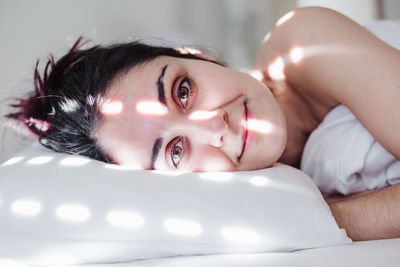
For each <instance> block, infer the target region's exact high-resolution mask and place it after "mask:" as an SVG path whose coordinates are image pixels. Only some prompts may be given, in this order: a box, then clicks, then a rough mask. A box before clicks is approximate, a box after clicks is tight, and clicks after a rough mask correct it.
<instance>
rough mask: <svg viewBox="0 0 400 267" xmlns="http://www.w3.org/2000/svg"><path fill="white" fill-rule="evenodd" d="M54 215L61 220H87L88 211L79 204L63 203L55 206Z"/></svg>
mask: <svg viewBox="0 0 400 267" xmlns="http://www.w3.org/2000/svg"><path fill="white" fill-rule="evenodd" d="M56 215H57V217H58V218H60V219H62V220H66V221H69V222H76V223H79V222H84V221H86V220H88V219H89V217H90V212H89V210H88V209H87V208H86V207H84V206H81V205H76V204H63V205H61V206H59V207H58V208H57V210H56Z"/></svg>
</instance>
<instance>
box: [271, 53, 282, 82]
mask: <svg viewBox="0 0 400 267" xmlns="http://www.w3.org/2000/svg"><path fill="white" fill-rule="evenodd" d="M284 69H285V63H284V61H283V58H282V57H278V58H277V59H275V61H274V62H272V63H271V64H270V65H269V66H268V74H269V76H271V78H272V79H273V80H284V79H285V78H286V76H285V74H284Z"/></svg>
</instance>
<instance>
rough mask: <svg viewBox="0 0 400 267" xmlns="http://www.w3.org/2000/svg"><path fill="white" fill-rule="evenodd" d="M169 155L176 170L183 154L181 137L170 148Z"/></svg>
mask: <svg viewBox="0 0 400 267" xmlns="http://www.w3.org/2000/svg"><path fill="white" fill-rule="evenodd" d="M170 154H171V160H172V163H173V164H174V166H175V168H177V167H178V165H179V163H180V161H181V160H182V158H183V154H184V150H183V137H179V139H178V141H177V142H176V143H175V144H174V145H173V146H172V148H171V152H170Z"/></svg>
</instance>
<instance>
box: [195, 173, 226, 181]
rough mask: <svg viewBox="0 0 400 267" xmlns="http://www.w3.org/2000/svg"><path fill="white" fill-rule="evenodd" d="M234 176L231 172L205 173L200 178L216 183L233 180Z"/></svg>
mask: <svg viewBox="0 0 400 267" xmlns="http://www.w3.org/2000/svg"><path fill="white" fill-rule="evenodd" d="M232 176H233V174H232V173H231V172H203V173H202V174H200V177H201V178H203V179H206V180H211V181H216V182H226V181H229V180H230V179H232Z"/></svg>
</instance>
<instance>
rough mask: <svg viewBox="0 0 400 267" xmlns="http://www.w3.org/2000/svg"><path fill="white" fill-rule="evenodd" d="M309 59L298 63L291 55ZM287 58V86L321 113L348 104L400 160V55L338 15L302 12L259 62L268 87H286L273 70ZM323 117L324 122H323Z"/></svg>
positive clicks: (275, 33)
mask: <svg viewBox="0 0 400 267" xmlns="http://www.w3.org/2000/svg"><path fill="white" fill-rule="evenodd" d="M295 47H299V48H301V49H302V51H303V53H304V57H303V58H302V59H301V60H300V61H299V62H293V60H291V58H290V51H291V50H292V49H293V48H295ZM278 57H281V58H283V60H284V75H285V80H284V83H287V84H289V85H290V87H291V88H294V89H295V90H296V91H297V92H298V93H299V94H300V95H302V96H303V97H304V98H305V99H306V101H307V102H308V103H309V105H310V106H312V108H313V110H317V111H321V110H323V111H324V112H319V114H326V113H327V112H328V111H329V110H330V109H332V108H333V107H334V106H336V105H338V104H344V105H346V106H347V107H348V108H349V109H350V110H351V111H352V112H353V114H354V115H355V116H356V117H357V119H358V120H359V121H360V123H361V124H362V125H363V126H364V127H365V128H366V129H367V130H368V131H369V132H370V133H371V135H372V136H374V138H375V139H376V140H377V141H378V142H379V143H380V144H381V145H382V146H383V147H384V148H385V149H386V150H387V151H389V152H390V153H391V154H392V155H393V156H394V157H396V158H397V159H400V138H399V137H398V136H399V135H398V133H399V132H400V116H398V114H400V105H399V103H400V51H398V50H396V49H395V48H393V47H391V46H389V45H387V44H385V43H384V42H382V41H381V40H379V39H378V38H376V37H375V36H374V35H373V34H371V33H370V32H368V31H367V30H366V29H364V28H363V27H361V26H360V25H358V24H357V23H355V22H354V21H352V20H351V19H349V18H347V17H346V16H343V15H341V14H339V13H337V12H335V11H332V10H329V9H325V8H316V7H314V8H301V9H296V10H294V15H293V16H292V17H291V18H290V19H289V20H287V21H286V22H284V23H282V24H281V25H279V26H276V27H275V28H274V29H273V30H272V32H271V38H270V39H269V40H265V41H264V42H263V44H262V47H261V48H260V51H259V54H258V55H257V58H256V62H255V65H254V67H255V69H258V70H261V71H263V73H264V75H265V76H266V77H265V78H266V81H267V85H268V86H270V87H272V89H273V88H274V87H278V86H281V84H282V81H274V80H273V79H272V78H271V77H269V76H270V75H268V67H269V66H271V64H272V63H274V62H275V60H276V59H277V58H278ZM319 119H322V118H319Z"/></svg>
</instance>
